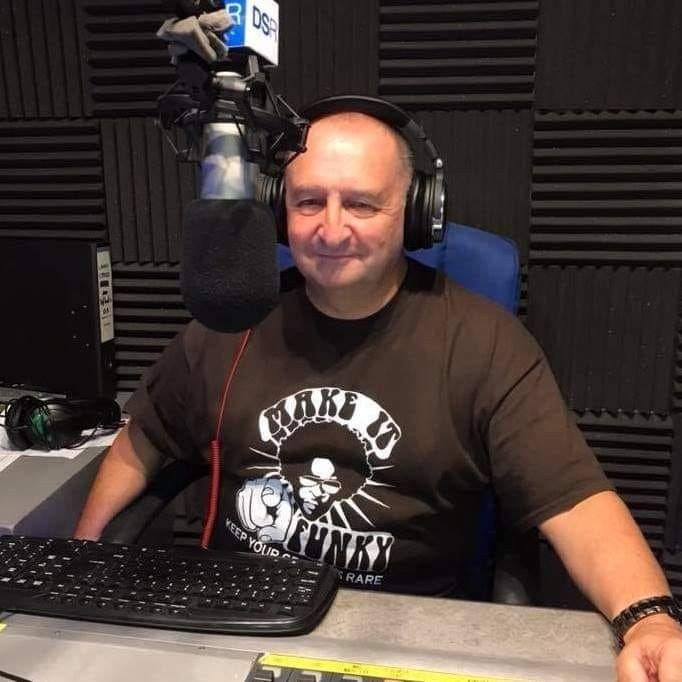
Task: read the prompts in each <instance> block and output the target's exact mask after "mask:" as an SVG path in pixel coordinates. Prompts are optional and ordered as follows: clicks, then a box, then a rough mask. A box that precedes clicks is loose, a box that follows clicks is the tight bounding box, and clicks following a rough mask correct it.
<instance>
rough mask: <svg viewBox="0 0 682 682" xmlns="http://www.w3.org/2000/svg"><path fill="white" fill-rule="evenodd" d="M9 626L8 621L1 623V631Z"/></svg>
mask: <svg viewBox="0 0 682 682" xmlns="http://www.w3.org/2000/svg"><path fill="white" fill-rule="evenodd" d="M6 627H7V623H0V632H2V631H3V630H4V629H5V628H6Z"/></svg>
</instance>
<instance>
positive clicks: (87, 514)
mask: <svg viewBox="0 0 682 682" xmlns="http://www.w3.org/2000/svg"><path fill="white" fill-rule="evenodd" d="M158 466H159V462H148V461H144V462H143V460H142V459H141V458H140V457H139V456H138V455H137V453H136V452H135V449H134V447H133V444H132V442H131V440H130V436H129V433H128V427H127V426H126V427H125V428H124V429H123V431H121V433H120V434H119V435H118V436H117V437H116V440H115V441H114V443H113V444H112V446H111V448H110V450H109V452H108V453H107V454H106V456H105V458H104V460H102V464H101V465H100V468H99V471H98V472H97V476H96V478H95V482H94V483H93V486H92V488H91V490H90V494H89V495H88V499H87V500H86V502H85V506H84V507H83V511H82V512H81V517H80V519H79V521H78V524H77V526H76V529H75V531H74V537H76V538H80V539H83V540H97V539H98V538H99V537H100V535H101V534H102V531H103V530H104V528H105V527H106V525H107V524H108V523H109V521H111V519H112V518H113V517H114V516H116V514H118V512H119V511H121V509H123V508H124V507H126V506H127V505H128V504H129V503H130V502H132V501H133V500H134V499H135V498H136V497H138V495H140V493H142V491H143V490H144V489H145V488H146V487H147V483H148V482H149V480H150V478H151V477H152V476H153V475H154V474H155V472H156V470H157V469H158Z"/></svg>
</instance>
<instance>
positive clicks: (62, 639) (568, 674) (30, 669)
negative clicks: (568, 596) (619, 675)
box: [0, 590, 615, 682]
mask: <svg viewBox="0 0 682 682" xmlns="http://www.w3.org/2000/svg"><path fill="white" fill-rule="evenodd" d="M3 615H4V616H5V618H4V620H3V621H2V622H4V623H5V624H6V625H7V627H6V629H5V630H4V631H2V632H1V633H0V662H1V663H0V669H2V670H4V671H7V672H9V673H12V674H14V675H19V676H23V677H25V678H27V679H28V680H31V682H62V681H64V680H68V681H69V682H71V681H72V680H97V681H98V682H109V681H111V682H113V681H114V680H116V681H120V680H144V682H156V680H158V681H159V682H161V681H163V682H174V681H175V680H178V682H179V681H180V680H182V681H183V682H188V681H189V680H199V679H201V680H202V681H205V682H211V681H212V680H220V681H221V682H223V681H224V682H241V681H242V680H244V679H245V677H246V674H247V673H248V671H249V669H250V666H251V664H252V663H253V661H254V660H255V658H256V655H257V654H258V653H262V652H269V653H280V654H292V655H298V656H310V657H321V658H331V659H340V660H346V661H352V662H360V663H375V664H383V665H393V666H406V667H411V668H418V669H424V670H438V671H442V672H453V673H460V674H462V673H469V674H471V675H479V676H481V675H488V676H497V677H507V678H513V679H515V680H524V681H528V682H530V681H531V680H532V681H533V682H555V681H556V682H558V681H559V680H561V681H562V682H573V681H576V682H577V681H579V680H580V681H589V682H600V681H601V680H604V681H606V680H609V681H610V682H612V681H613V680H614V672H613V662H614V657H615V652H614V649H613V645H612V640H611V635H610V630H609V627H608V625H607V624H606V622H605V621H604V620H603V619H602V618H601V617H600V616H598V615H596V614H592V613H584V612H577V611H559V610H554V609H537V608H525V607H507V606H500V605H497V604H480V603H473V602H462V601H455V600H449V599H435V598H423V597H409V596H402V595H390V594H379V593H371V592H367V591H359V590H340V591H339V594H338V596H337V598H336V600H335V602H334V604H333V606H332V608H331V610H330V611H329V613H328V614H327V616H326V617H325V619H324V620H323V622H322V623H321V625H320V626H319V627H318V628H317V629H316V630H314V631H313V632H311V633H310V634H308V635H304V636H300V637H235V636H222V635H203V634H197V633H189V632H179V631H167V630H154V629H146V628H133V627H122V626H110V625H103V624H98V623H85V622H79V621H67V620H57V619H48V618H39V617H31V616H24V615H21V614H3Z"/></svg>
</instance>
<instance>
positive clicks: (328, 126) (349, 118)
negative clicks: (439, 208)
mask: <svg viewBox="0 0 682 682" xmlns="http://www.w3.org/2000/svg"><path fill="white" fill-rule="evenodd" d="M339 135H349V136H356V135H357V136H362V137H364V139H366V140H367V143H368V144H371V145H372V147H375V146H376V148H381V149H382V152H384V150H389V151H388V159H389V160H390V163H391V164H392V165H393V167H394V168H395V173H396V180H397V181H398V182H399V183H400V186H401V194H402V195H403V196H407V190H408V189H409V187H410V183H411V182H412V174H413V172H414V154H413V152H412V149H411V148H410V145H409V144H408V143H407V141H406V140H405V138H403V136H402V135H400V133H398V132H397V131H396V130H395V129H394V128H392V127H391V126H389V125H388V124H386V123H384V122H383V121H381V120H379V119H378V118H374V117H373V116H368V115H367V114H362V113H360V112H355V111H347V112H340V113H336V114H329V115H328V116H323V117H322V118H319V119H316V120H315V121H313V123H312V124H311V126H310V131H309V133H308V142H307V145H308V146H310V145H311V144H326V143H327V142H328V140H329V139H330V138H332V137H338V136H339Z"/></svg>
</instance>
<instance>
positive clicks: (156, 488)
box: [103, 223, 536, 604]
mask: <svg viewBox="0 0 682 682" xmlns="http://www.w3.org/2000/svg"><path fill="white" fill-rule="evenodd" d="M409 255H410V257H411V258H414V259H415V260H417V261H419V262H421V263H423V264H424V265H427V266H429V267H432V268H435V269H437V270H441V271H442V272H444V273H445V274H446V275H447V276H448V277H449V278H451V279H452V280H454V281H455V282H457V283H458V284H461V285H462V286H463V287H465V288H466V289H469V290H470V291H473V292H475V293H478V294H481V295H483V296H486V297H487V298H489V299H491V300H492V301H495V302H497V303H499V304H500V305H501V306H502V307H504V308H505V309H506V310H508V311H509V312H511V313H516V309H517V307H518V300H519V258H518V251H517V248H516V244H515V243H514V242H513V241H511V240H510V239H506V238H504V237H500V236H497V235H494V234H492V233H490V232H485V231H483V230H479V229H476V228H474V227H468V226H466V225H458V224H456V223H450V224H449V225H448V229H447V232H446V238H445V240H444V241H443V242H441V243H440V244H436V245H435V246H434V247H433V248H431V249H421V250H418V251H414V252H412V253H410V254H409ZM277 260H278V265H279V268H280V270H285V269H287V268H289V267H291V266H293V264H294V263H293V259H292V257H291V253H290V251H289V249H288V248H287V247H285V246H282V245H279V246H278V251H277ZM204 474H205V469H203V468H197V467H196V466H195V465H192V464H188V463H187V462H182V461H177V462H172V463H171V464H170V465H168V466H167V467H165V468H164V469H163V470H162V472H161V475H160V476H159V477H157V480H155V481H153V482H152V484H151V485H150V487H149V489H148V490H147V491H146V493H145V495H143V496H142V497H141V498H139V499H138V500H136V501H135V502H133V503H132V504H131V505H130V506H129V507H127V508H126V509H125V510H123V511H122V512H121V513H120V514H119V515H118V516H117V517H116V518H115V519H113V520H112V521H111V523H110V524H109V525H108V526H107V528H106V530H105V533H104V535H103V539H106V540H109V541H111V542H135V541H136V540H137V539H138V538H139V537H140V535H142V533H143V532H144V531H145V530H146V529H147V527H148V526H149V525H150V523H151V521H152V520H153V519H154V518H155V517H156V515H158V513H159V512H160V510H161V509H162V508H163V507H164V506H165V505H166V504H167V503H168V502H169V501H170V500H172V499H173V498H174V497H175V496H176V495H177V494H179V493H180V492H181V491H182V489H184V487H186V486H187V485H188V484H189V483H190V482H191V481H193V480H195V479H196V478H198V477H200V476H203V475H204ZM497 527H498V524H497V519H496V509H495V500H494V494H493V492H492V491H490V493H489V494H488V496H487V498H486V503H485V505H484V508H483V511H482V513H481V517H480V519H479V532H478V537H479V546H478V549H477V552H476V557H475V560H474V562H473V564H472V566H471V571H470V573H471V577H470V581H469V582H470V585H469V586H468V588H469V592H470V593H471V594H472V596H473V597H474V598H479V599H482V600H490V599H492V600H493V601H496V602H501V603H507V604H510V603H511V604H528V603H532V602H533V601H534V599H533V597H532V596H531V595H532V583H533V577H534V574H535V573H536V567H535V566H534V565H532V564H533V560H532V557H533V554H534V552H533V548H534V547H535V543H534V542H533V541H532V539H531V540H530V541H528V540H524V541H523V542H521V541H520V540H519V539H518V538H515V539H514V543H513V544H512V545H511V547H509V546H507V545H506V544H505V543H504V542H501V541H500V537H499V535H498V533H497V531H496V529H497ZM528 557H531V559H530V560H529V558H528Z"/></svg>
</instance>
